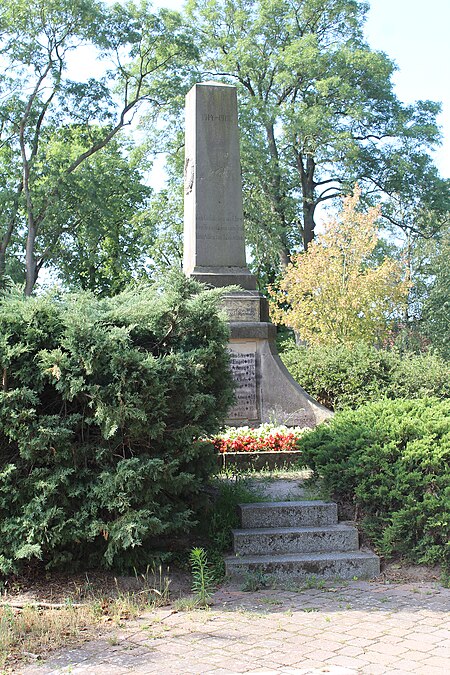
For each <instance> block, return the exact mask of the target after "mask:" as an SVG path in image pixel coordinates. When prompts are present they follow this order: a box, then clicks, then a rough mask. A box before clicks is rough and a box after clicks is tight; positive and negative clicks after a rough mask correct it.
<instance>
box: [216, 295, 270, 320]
mask: <svg viewBox="0 0 450 675" xmlns="http://www.w3.org/2000/svg"><path fill="white" fill-rule="evenodd" d="M223 308H224V310H225V313H226V314H227V317H228V321H233V322H245V323H249V322H250V323H252V322H253V323H256V322H259V321H269V311H268V306H267V300H266V299H265V298H263V297H262V296H261V294H260V293H257V292H256V291H245V292H240V293H227V294H226V295H225V296H224V298H223Z"/></svg>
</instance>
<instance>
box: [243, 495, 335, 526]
mask: <svg viewBox="0 0 450 675" xmlns="http://www.w3.org/2000/svg"><path fill="white" fill-rule="evenodd" d="M239 511H240V515H241V524H242V527H243V528H245V529H247V528H256V527H322V526H328V525H336V524H337V522H338V518H337V505H336V504H334V503H332V502H323V501H319V500H317V501H301V502H269V503H267V502H257V503H255V504H240V505H239Z"/></svg>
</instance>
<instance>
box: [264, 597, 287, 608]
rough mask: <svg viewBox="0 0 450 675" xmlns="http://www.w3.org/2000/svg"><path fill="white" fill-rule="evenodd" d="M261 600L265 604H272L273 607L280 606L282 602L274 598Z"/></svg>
mask: <svg viewBox="0 0 450 675" xmlns="http://www.w3.org/2000/svg"><path fill="white" fill-rule="evenodd" d="M261 602H263V603H264V604H265V605H272V606H274V607H280V606H281V605H282V604H283V603H282V602H281V601H280V600H276V599H275V598H263V599H262V600H261Z"/></svg>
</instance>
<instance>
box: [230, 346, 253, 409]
mask: <svg viewBox="0 0 450 675" xmlns="http://www.w3.org/2000/svg"><path fill="white" fill-rule="evenodd" d="M230 367H231V372H232V374H233V379H234V381H235V383H236V389H235V398H236V403H235V404H234V405H233V407H232V408H231V410H230V411H229V413H228V416H229V417H230V419H246V420H257V419H258V411H257V408H256V354H255V352H247V353H241V352H235V351H232V350H230Z"/></svg>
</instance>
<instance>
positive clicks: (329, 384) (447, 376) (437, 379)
mask: <svg viewBox="0 0 450 675" xmlns="http://www.w3.org/2000/svg"><path fill="white" fill-rule="evenodd" d="M281 358H282V359H283V361H284V363H285V365H286V367H287V368H288V370H289V371H290V372H291V374H292V376H293V377H294V378H295V379H296V380H297V381H298V382H299V383H300V384H301V386H302V387H304V388H305V389H306V391H307V392H308V393H309V394H311V396H313V397H314V398H316V399H317V400H318V401H320V403H322V404H323V405H325V406H327V407H328V408H331V409H332V410H343V409H344V408H358V406H360V405H363V404H365V403H369V402H370V401H377V400H380V399H383V398H388V399H396V398H408V399H411V398H421V397H424V396H432V397H437V398H442V399H443V398H449V397H450V362H449V361H448V360H445V359H444V358H442V357H441V356H439V355H438V354H434V353H432V352H427V353H423V354H415V353H401V352H399V351H397V350H387V349H376V348H375V347H372V346H370V345H366V344H355V345H353V346H352V347H347V346H345V345H330V346H311V347H304V346H300V347H297V346H295V345H294V344H293V343H292V342H291V343H287V344H285V345H284V351H283V352H282V354H281Z"/></svg>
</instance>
